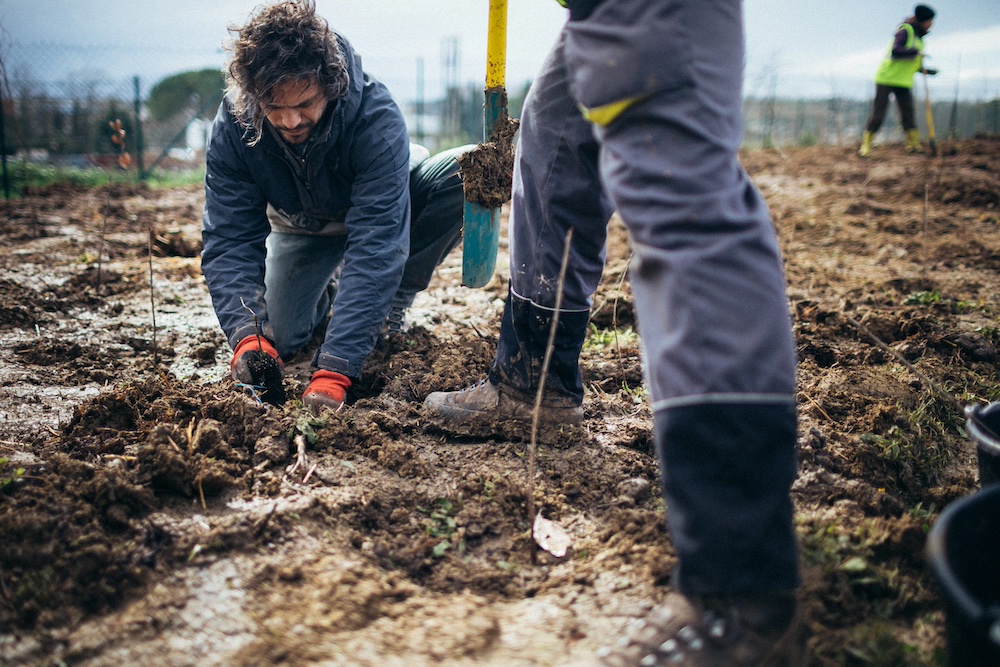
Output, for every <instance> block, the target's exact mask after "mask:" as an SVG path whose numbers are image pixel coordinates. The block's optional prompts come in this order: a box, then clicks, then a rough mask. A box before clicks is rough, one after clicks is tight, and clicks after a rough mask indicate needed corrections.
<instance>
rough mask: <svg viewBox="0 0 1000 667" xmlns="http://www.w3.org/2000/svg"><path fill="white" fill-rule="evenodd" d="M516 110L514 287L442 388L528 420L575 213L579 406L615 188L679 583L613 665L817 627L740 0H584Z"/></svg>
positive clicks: (551, 377)
mask: <svg viewBox="0 0 1000 667" xmlns="http://www.w3.org/2000/svg"><path fill="white" fill-rule="evenodd" d="M564 4H567V5H568V6H569V8H570V19H569V21H568V23H567V24H566V25H565V27H564V29H563V30H562V32H561V33H560V35H559V37H558V39H557V41H556V44H555V46H554V47H553V49H552V51H551V52H550V54H549V56H548V58H547V60H546V62H545V64H544V65H543V66H542V71H541V73H540V74H539V75H538V77H536V79H535V80H534V82H533V83H532V85H531V89H530V91H529V93H528V96H527V99H526V101H525V106H524V111H523V113H522V117H521V126H520V134H519V138H518V146H517V157H516V162H515V168H514V185H513V191H512V200H511V209H510V219H509V237H510V276H511V278H510V286H509V293H508V295H507V301H506V304H505V307H504V312H503V316H502V321H501V324H500V336H499V341H498V345H497V352H496V357H495V359H494V362H493V364H492V367H491V368H490V370H489V374H488V378H487V379H486V380H484V381H482V382H481V383H480V384H478V385H476V386H473V387H471V388H469V389H465V390H462V391H454V392H435V393H432V394H430V395H429V396H428V397H427V398H426V400H425V403H424V406H425V410H426V412H428V413H429V414H430V415H431V416H433V417H434V418H436V419H439V420H441V421H443V422H445V423H447V424H449V425H450V426H452V427H454V428H455V429H456V430H460V429H461V426H462V425H463V424H465V423H470V422H478V421H480V420H482V419H483V418H487V419H488V418H491V417H499V418H504V419H522V420H529V419H530V416H531V412H532V408H533V403H534V400H535V394H536V392H537V390H538V387H539V384H540V375H541V367H542V363H543V360H544V357H545V352H546V347H547V343H548V338H549V331H550V327H551V324H552V322H553V318H554V313H555V307H556V299H557V291H558V290H557V286H559V285H560V280H559V273H560V267H561V260H562V255H563V249H564V244H565V238H566V234H567V230H569V229H572V230H574V233H573V236H572V243H571V248H570V254H569V265H568V270H567V275H566V278H565V281H564V282H563V288H562V302H561V304H560V310H559V318H558V327H557V334H556V337H555V344H554V349H553V351H552V357H551V362H550V367H549V370H548V374H547V376H546V382H545V385H544V392H543V398H542V408H541V410H540V419H541V420H542V421H543V423H545V424H547V425H550V426H551V425H559V424H561V423H574V422H579V421H581V420H582V418H583V411H582V409H581V405H582V401H583V383H582V381H581V376H580V368H579V356H580V350H581V348H582V345H583V341H584V338H585V336H586V334H587V323H588V319H589V311H590V307H591V305H592V295H593V293H594V291H595V290H596V289H597V287H598V284H599V281H600V279H601V274H602V271H603V267H604V258H605V243H606V239H607V225H608V222H609V220H610V217H611V215H612V212H613V211H614V210H615V209H617V210H618V212H619V214H620V216H621V218H622V220H623V221H624V223H625V225H626V227H627V228H628V231H629V234H630V240H631V245H632V249H633V252H634V256H633V261H632V266H631V269H630V274H629V275H630V276H631V280H632V288H633V292H634V294H635V308H636V312H637V317H638V322H639V329H640V332H641V341H642V349H643V360H644V363H645V366H646V378H647V389H648V391H649V396H650V401H651V403H652V408H653V415H654V420H655V422H654V437H655V442H656V449H657V453H658V457H659V462H660V471H661V474H662V477H663V489H664V497H665V500H666V506H667V515H668V518H669V522H670V531H671V537H672V541H673V544H674V547H675V550H676V553H677V557H678V566H677V568H676V569H675V571H674V581H673V585H674V588H675V590H676V591H678V592H677V593H675V594H673V595H671V596H670V597H668V599H667V600H666V602H665V603H664V604H663V605H662V606H660V607H657V608H656V609H655V610H654V611H653V612H652V613H651V614H650V615H649V616H648V617H647V618H646V619H645V621H644V622H643V623H642V624H641V625H640V628H639V629H638V630H637V631H636V632H635V633H634V634H630V635H628V636H627V637H625V638H623V641H622V642H621V644H620V646H618V647H616V648H615V649H609V650H607V651H602V654H601V659H602V661H603V662H604V663H605V664H607V665H613V666H615V667H638V665H640V664H641V665H649V666H651V667H655V666H656V665H667V664H670V665H687V666H692V665H727V666H734V667H737V666H740V665H758V664H764V663H765V661H766V660H767V659H768V658H769V657H770V658H779V659H786V658H789V657H792V656H793V655H794V654H797V653H798V652H799V651H800V650H801V648H802V645H801V641H800V634H799V631H798V627H799V623H798V612H797V604H796V596H795V591H796V588H797V586H798V584H799V573H798V553H797V546H796V540H795V533H794V530H793V527H792V515H793V510H792V503H791V498H790V487H791V483H792V481H793V479H794V477H795V472H796V458H795V444H796V409H795V397H794V392H795V347H794V342H793V337H792V328H791V321H790V317H789V313H788V303H787V299H786V296H785V278H784V275H783V270H782V262H781V258H780V254H779V250H778V245H777V241H776V239H775V234H774V228H773V225H772V222H771V218H770V215H769V213H768V211H767V207H766V205H765V203H764V201H763V199H762V197H761V195H760V193H759V192H758V190H757V189H756V188H755V187H754V185H753V184H752V183H751V181H750V180H749V178H748V176H747V174H746V172H745V171H744V170H743V168H742V166H741V165H740V163H739V160H738V156H737V151H738V149H739V146H740V141H741V138H742V117H741V90H742V82H743V57H744V52H743V15H742V2H741V0H720V1H719V2H701V1H700V0H603V1H601V0H568V1H567V2H565V3H564Z"/></svg>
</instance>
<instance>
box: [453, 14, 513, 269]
mask: <svg viewBox="0 0 1000 667" xmlns="http://www.w3.org/2000/svg"><path fill="white" fill-rule="evenodd" d="M506 68H507V0H490V10H489V26H488V31H487V39H486V90H485V91H484V92H485V96H486V101H485V106H484V114H483V139H484V141H485V140H489V139H491V137H492V136H493V134H494V130H495V129H496V128H497V125H498V124H500V123H504V122H507V91H506V90H505V89H504V75H505V73H506ZM460 164H462V162H461V161H460ZM463 168H464V165H463ZM467 185H468V184H467ZM508 196H509V194H508ZM470 199H471V198H470V196H469V190H468V188H467V189H466V201H465V213H464V220H463V226H462V284H463V285H465V286H466V287H484V286H485V285H486V284H487V283H489V282H490V279H491V278H492V277H493V271H494V269H495V268H496V262H497V248H498V247H499V244H500V206H499V205H496V206H489V205H484V204H483V203H481V202H477V201H474V200H470Z"/></svg>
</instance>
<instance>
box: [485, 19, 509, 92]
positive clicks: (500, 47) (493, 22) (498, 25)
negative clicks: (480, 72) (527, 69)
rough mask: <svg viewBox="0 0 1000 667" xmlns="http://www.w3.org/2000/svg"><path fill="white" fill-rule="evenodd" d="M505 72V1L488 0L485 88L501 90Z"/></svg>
mask: <svg viewBox="0 0 1000 667" xmlns="http://www.w3.org/2000/svg"><path fill="white" fill-rule="evenodd" d="M506 71H507V0H490V16H489V26H488V28H487V33H486V87H487V88H502V87H503V85H504V76H505V74H506Z"/></svg>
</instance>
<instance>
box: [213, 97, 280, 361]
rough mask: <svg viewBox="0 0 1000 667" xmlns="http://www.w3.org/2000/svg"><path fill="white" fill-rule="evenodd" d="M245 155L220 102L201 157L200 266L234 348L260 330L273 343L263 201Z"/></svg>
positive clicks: (235, 127) (236, 129)
mask: <svg viewBox="0 0 1000 667" xmlns="http://www.w3.org/2000/svg"><path fill="white" fill-rule="evenodd" d="M243 156H244V152H243V145H242V132H241V131H240V128H239V126H238V125H237V124H236V121H235V120H234V118H233V117H232V115H231V114H230V113H229V111H228V110H227V108H226V102H225V101H224V102H223V103H222V106H220V108H219V113H218V114H217V115H216V118H215V122H214V124H213V125H212V133H211V138H210V140H209V145H208V149H207V151H206V157H205V162H206V166H205V208H204V212H203V214H202V243H203V246H204V247H203V250H202V254H201V268H202V273H203V274H204V276H205V282H206V284H207V285H208V291H209V293H210V294H211V296H212V305H213V306H214V308H215V313H216V315H217V316H218V318H219V324H220V325H221V327H222V330H223V332H225V334H226V337H227V338H228V339H229V343H230V345H233V346H235V345H236V343H238V342H239V341H240V340H241V339H243V338H244V337H246V336H249V335H252V334H254V333H257V327H258V326H259V327H260V329H261V333H263V335H264V336H265V337H268V338H271V339H272V340H273V334H272V332H271V327H270V325H269V324H268V321H267V313H266V312H265V311H264V256H265V251H264V241H265V239H266V238H267V235H268V233H269V231H270V225H269V224H268V221H267V203H266V200H265V198H264V194H263V192H262V191H261V190H260V188H259V187H258V186H257V185H256V184H255V183H254V180H253V179H252V178H251V175H250V172H249V169H248V167H247V164H246V161H245V160H244V157H243ZM244 304H245V306H244ZM248 309H250V310H248ZM250 311H253V312H250ZM255 315H256V322H255Z"/></svg>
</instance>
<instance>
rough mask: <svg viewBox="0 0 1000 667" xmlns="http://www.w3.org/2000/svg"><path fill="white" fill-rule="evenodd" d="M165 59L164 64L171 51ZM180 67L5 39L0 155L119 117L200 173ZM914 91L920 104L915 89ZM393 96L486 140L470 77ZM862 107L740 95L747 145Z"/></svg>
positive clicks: (65, 148)
mask: <svg viewBox="0 0 1000 667" xmlns="http://www.w3.org/2000/svg"><path fill="white" fill-rule="evenodd" d="M160 55H161V56H162V58H161V59H165V58H166V55H171V56H175V55H177V54H160ZM223 58H224V56H223V54H222V53H221V51H219V52H217V53H211V54H205V53H199V54H192V57H191V58H188V59H187V62H190V63H192V69H199V68H201V67H204V66H211V67H213V68H215V70H216V71H219V70H221V67H222V63H223ZM123 59H124V61H125V62H124V63H123V62H121V61H122V60H123ZM182 60H183V59H182ZM133 61H134V63H135V73H134V74H132V75H131V76H109V75H108V74H106V70H105V69H103V68H102V64H107V63H109V62H114V63H115V64H116V65H117V67H116V69H118V70H121V69H122V66H123V65H127V64H129V63H131V62H133ZM67 63H69V64H70V65H69V66H67ZM181 73H182V72H174V73H173V74H164V73H163V72H162V67H161V66H160V63H159V62H158V59H157V53H148V52H137V51H136V49H135V48H123V47H116V46H114V45H108V46H88V47H80V46H69V45H59V44H20V43H18V42H16V41H14V40H10V39H6V40H3V41H0V74H2V76H3V80H2V82H0V99H2V103H3V114H2V118H0V120H2V123H0V135H2V136H0V138H2V139H3V146H2V151H0V152H2V153H3V154H4V155H5V156H13V157H14V158H15V159H18V160H26V161H33V162H38V163H43V164H48V165H61V166H78V167H87V166H103V165H106V164H108V163H109V162H110V161H113V160H114V159H115V157H116V148H115V146H114V145H113V144H112V142H111V132H110V131H109V129H108V123H109V122H111V121H113V120H115V119H119V120H121V122H122V125H123V127H124V129H125V131H126V137H127V139H126V142H127V144H126V146H127V150H128V151H129V152H130V153H132V154H133V155H134V156H135V157H136V158H137V160H136V162H137V163H138V165H139V168H140V174H143V175H145V174H147V173H149V172H150V171H152V170H153V169H197V168H199V167H200V165H201V163H202V161H203V151H204V145H205V140H206V135H207V131H208V126H209V123H210V121H211V118H212V117H213V116H214V114H215V110H216V108H217V106H218V103H219V100H220V99H221V92H222V91H221V83H220V86H219V90H218V91H217V92H218V97H217V98H215V99H207V98H209V97H210V96H204V95H203V96H201V97H197V96H193V97H192V99H191V100H189V103H187V104H183V105H181V106H180V108H178V109H177V110H176V112H175V113H172V114H170V115H167V116H163V115H162V114H153V113H150V106H149V102H150V93H151V91H153V90H154V89H155V88H156V86H157V84H159V83H161V82H162V81H163V80H164V79H165V78H168V77H170V76H175V75H177V74H181ZM220 81H221V79H220ZM524 92H525V91H523V90H519V91H511V93H512V94H511V95H510V108H511V114H512V115H515V116H516V115H518V114H519V112H520V104H521V102H522V100H523V96H524ZM915 92H917V93H918V94H917V100H918V103H922V99H921V96H920V95H919V88H917V89H916V91H915ZM397 101H398V102H399V104H400V106H401V107H402V108H403V110H404V115H405V116H406V118H407V122H408V125H409V126H410V130H411V134H412V135H413V136H414V137H415V138H416V139H417V140H419V141H421V142H422V143H425V144H426V145H428V147H429V148H431V150H438V149H441V148H447V147H449V146H453V145H458V144H461V143H470V142H471V143H475V142H478V141H481V140H482V103H483V95H482V90H481V88H480V87H479V86H478V85H476V84H472V83H461V82H457V81H455V82H452V84H451V86H450V87H449V88H448V89H447V90H445V91H444V93H443V95H442V96H441V98H440V99H432V100H422V99H419V100H397ZM869 108H870V102H869V101H866V100H857V99H847V98H838V97H832V98H829V99H820V100H818V99H800V100H794V99H780V98H776V97H748V98H746V99H745V101H744V121H745V145H746V146H747V147H759V146H782V145H811V144H829V145H837V144H849V143H855V142H857V141H858V140H859V139H860V135H861V130H862V127H863V125H864V122H865V119H866V117H867V115H868V111H869ZM932 110H933V114H932V115H933V118H934V119H935V121H934V122H935V126H936V130H937V134H938V136H942V137H943V136H952V137H955V138H965V137H970V136H974V135H977V134H984V133H986V134H1000V99H994V100H986V101H967V100H963V101H959V100H958V99H955V100H953V101H947V100H936V101H934V103H933V104H932ZM918 117H919V123H920V128H921V131H922V132H926V131H927V128H926V120H925V116H924V114H923V113H919V114H918ZM898 127H899V126H898V115H897V114H896V112H895V110H893V111H892V112H891V113H890V114H889V115H888V117H887V119H886V124H885V126H884V127H883V130H882V133H881V137H882V138H883V140H893V138H894V137H898V138H901V135H902V133H901V132H899V131H898Z"/></svg>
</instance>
